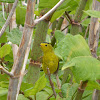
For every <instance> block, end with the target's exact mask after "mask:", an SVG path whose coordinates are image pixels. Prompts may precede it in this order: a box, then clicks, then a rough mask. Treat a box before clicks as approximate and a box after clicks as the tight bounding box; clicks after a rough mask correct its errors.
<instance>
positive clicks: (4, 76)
mask: <svg viewBox="0 0 100 100" xmlns="http://www.w3.org/2000/svg"><path fill="white" fill-rule="evenodd" d="M1 81H9V76H8V75H7V74H0V82H1Z"/></svg>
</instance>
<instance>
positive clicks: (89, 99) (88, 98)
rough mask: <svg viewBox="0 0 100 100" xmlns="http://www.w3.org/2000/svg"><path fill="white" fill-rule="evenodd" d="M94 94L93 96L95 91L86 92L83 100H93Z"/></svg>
mask: <svg viewBox="0 0 100 100" xmlns="http://www.w3.org/2000/svg"><path fill="white" fill-rule="evenodd" d="M92 94H93V90H92V91H91V90H86V89H85V91H84V93H83V96H82V99H83V100H92Z"/></svg>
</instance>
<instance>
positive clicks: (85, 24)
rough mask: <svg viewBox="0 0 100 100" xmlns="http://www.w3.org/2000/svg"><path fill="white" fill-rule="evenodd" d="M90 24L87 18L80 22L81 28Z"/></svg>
mask: <svg viewBox="0 0 100 100" xmlns="http://www.w3.org/2000/svg"><path fill="white" fill-rule="evenodd" d="M89 24H90V18H87V19H86V20H85V21H83V22H82V25H83V26H86V27H87V26H88V25H89Z"/></svg>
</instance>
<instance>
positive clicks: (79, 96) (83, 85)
mask: <svg viewBox="0 0 100 100" xmlns="http://www.w3.org/2000/svg"><path fill="white" fill-rule="evenodd" d="M87 83H88V81H82V82H81V83H80V87H79V88H78V90H77V94H76V97H75V100H82V95H83V93H84V90H85V88H86V86H87Z"/></svg>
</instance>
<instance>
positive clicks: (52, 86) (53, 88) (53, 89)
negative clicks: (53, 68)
mask: <svg viewBox="0 0 100 100" xmlns="http://www.w3.org/2000/svg"><path fill="white" fill-rule="evenodd" d="M47 73H48V77H49V82H50V85H51V88H52V91H53V93H54V96H55V98H56V96H57V95H56V91H55V87H54V84H53V82H52V80H51V75H50V70H49V68H47Z"/></svg>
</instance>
